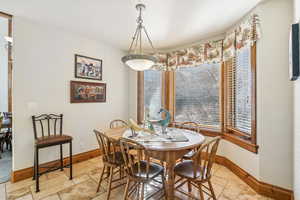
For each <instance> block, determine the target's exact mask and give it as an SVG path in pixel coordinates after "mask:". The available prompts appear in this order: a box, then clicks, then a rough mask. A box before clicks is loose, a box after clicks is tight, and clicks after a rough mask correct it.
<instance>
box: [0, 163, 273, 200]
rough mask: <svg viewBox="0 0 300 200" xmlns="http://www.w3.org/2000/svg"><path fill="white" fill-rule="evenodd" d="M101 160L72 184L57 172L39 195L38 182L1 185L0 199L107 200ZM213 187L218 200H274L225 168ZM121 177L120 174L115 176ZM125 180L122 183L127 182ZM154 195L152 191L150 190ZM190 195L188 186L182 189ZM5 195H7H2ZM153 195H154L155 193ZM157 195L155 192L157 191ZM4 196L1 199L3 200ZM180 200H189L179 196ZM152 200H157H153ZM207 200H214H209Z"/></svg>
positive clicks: (44, 180) (117, 195)
mask: <svg viewBox="0 0 300 200" xmlns="http://www.w3.org/2000/svg"><path fill="white" fill-rule="evenodd" d="M101 166H103V165H102V160H101V157H96V158H93V159H90V160H88V161H85V162H81V163H77V164H74V165H73V175H74V178H73V180H69V169H64V171H63V172H61V171H59V170H57V171H54V172H51V173H48V174H46V175H43V176H42V177H41V178H40V190H41V191H40V192H39V193H35V182H34V181H33V180H32V178H29V179H26V180H23V181H20V182H17V183H6V184H5V185H4V184H2V185H0V199H1V200H2V199H5V197H3V194H4V195H5V191H6V193H7V198H8V200H16V199H17V200H32V199H35V200H37V199H39V200H92V199H93V200H105V199H106V190H105V188H106V185H107V181H103V183H102V185H101V188H100V192H99V193H96V188H97V184H98V181H99V178H100V172H101V169H102V167H101ZM212 170H213V177H212V184H213V187H214V191H215V193H216V195H217V198H218V200H271V199H270V198H267V197H263V196H261V195H258V194H257V193H256V192H255V191H254V190H252V189H251V188H250V187H249V186H248V185H247V184H246V183H244V182H243V181H242V180H241V179H240V178H239V177H237V176H236V175H234V174H233V173H232V172H231V171H230V170H228V169H227V168H225V167H224V166H221V165H217V164H215V165H214V166H213V169H212ZM116 177H118V174H117V175H116ZM124 181H125V179H124V180H122V181H121V182H124ZM124 188H125V186H124V185H123V186H121V187H119V188H117V189H115V190H113V191H112V193H111V198H110V199H111V200H119V199H122V198H123V193H124ZM147 190H148V192H151V191H152V190H151V189H149V188H148V189H147ZM183 190H185V191H187V186H184V187H183ZM3 191H4V192H3ZM152 192H153V191H152ZM154 192H156V191H154ZM193 194H195V196H196V197H198V198H199V191H198V190H196V189H193ZM1 195H2V196H1ZM176 195H177V196H178V197H179V198H178V199H181V200H185V199H188V198H187V197H186V196H184V195H181V194H180V193H178V192H176ZM152 199H153V200H154V199H155V197H154V198H152ZM152 199H151V200H152ZM205 200H211V198H208V196H206V199H205Z"/></svg>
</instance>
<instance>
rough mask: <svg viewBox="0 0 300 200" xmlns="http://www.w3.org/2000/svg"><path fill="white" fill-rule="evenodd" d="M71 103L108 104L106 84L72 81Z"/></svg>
mask: <svg viewBox="0 0 300 200" xmlns="http://www.w3.org/2000/svg"><path fill="white" fill-rule="evenodd" d="M70 101H71V103H97V102H106V83H91V82H81V81H71V86H70Z"/></svg>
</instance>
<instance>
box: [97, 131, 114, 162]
mask: <svg viewBox="0 0 300 200" xmlns="http://www.w3.org/2000/svg"><path fill="white" fill-rule="evenodd" d="M94 133H95V135H96V138H97V141H98V144H99V149H100V151H101V152H102V153H103V161H105V162H110V163H116V157H115V153H116V145H115V142H114V141H113V140H112V139H111V138H109V137H108V136H106V135H105V134H104V133H102V132H100V131H97V130H94Z"/></svg>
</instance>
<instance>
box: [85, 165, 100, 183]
mask: <svg viewBox="0 0 300 200" xmlns="http://www.w3.org/2000/svg"><path fill="white" fill-rule="evenodd" d="M101 171H102V168H96V169H93V170H91V171H90V172H89V173H88V175H89V176H90V177H91V178H92V179H93V180H95V181H96V182H98V181H99V179H100V174H101Z"/></svg>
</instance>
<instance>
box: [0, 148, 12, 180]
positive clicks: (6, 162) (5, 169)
mask: <svg viewBox="0 0 300 200" xmlns="http://www.w3.org/2000/svg"><path fill="white" fill-rule="evenodd" d="M1 157H2V158H1V159H0V184H1V183H4V182H7V180H9V179H10V174H11V165H12V160H11V159H12V153H11V151H9V150H7V149H6V145H4V152H3V153H1Z"/></svg>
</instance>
